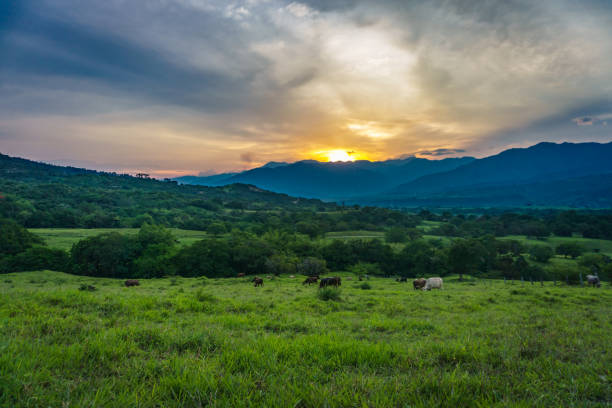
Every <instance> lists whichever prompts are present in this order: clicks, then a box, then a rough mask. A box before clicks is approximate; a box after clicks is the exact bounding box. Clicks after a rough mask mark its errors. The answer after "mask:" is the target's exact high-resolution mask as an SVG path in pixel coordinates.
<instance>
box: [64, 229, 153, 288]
mask: <svg viewBox="0 0 612 408" xmlns="http://www.w3.org/2000/svg"><path fill="white" fill-rule="evenodd" d="M140 251H141V246H140V244H139V243H138V240H137V239H136V238H134V237H131V236H126V235H122V234H119V233H118V232H109V233H105V234H100V235H96V236H93V237H88V238H85V239H82V240H81V241H79V242H77V243H76V244H74V245H73V246H72V249H71V250H70V258H71V261H72V266H73V271H74V273H76V274H77V275H87V276H97V277H109V278H129V277H132V276H133V275H134V272H135V268H134V260H135V259H136V258H137V257H138V255H139V253H140Z"/></svg>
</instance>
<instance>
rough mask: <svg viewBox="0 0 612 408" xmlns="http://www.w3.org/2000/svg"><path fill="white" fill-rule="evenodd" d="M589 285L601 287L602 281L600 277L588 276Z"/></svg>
mask: <svg viewBox="0 0 612 408" xmlns="http://www.w3.org/2000/svg"><path fill="white" fill-rule="evenodd" d="M586 278H587V283H588V284H589V285H592V286H593V287H595V286H597V287H598V288H599V287H601V281H600V280H599V276H597V275H587V277H586Z"/></svg>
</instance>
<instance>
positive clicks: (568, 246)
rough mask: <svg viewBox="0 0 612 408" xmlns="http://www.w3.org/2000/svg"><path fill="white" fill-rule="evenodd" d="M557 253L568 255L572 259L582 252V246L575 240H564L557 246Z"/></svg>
mask: <svg viewBox="0 0 612 408" xmlns="http://www.w3.org/2000/svg"><path fill="white" fill-rule="evenodd" d="M556 251H557V254H559V255H563V256H564V257H565V258H567V257H568V256H569V257H571V258H572V259H576V258H578V257H579V256H580V255H582V253H583V252H584V248H583V247H582V246H581V245H580V244H579V243H577V242H564V243H562V244H559V245H558V246H557V249H556Z"/></svg>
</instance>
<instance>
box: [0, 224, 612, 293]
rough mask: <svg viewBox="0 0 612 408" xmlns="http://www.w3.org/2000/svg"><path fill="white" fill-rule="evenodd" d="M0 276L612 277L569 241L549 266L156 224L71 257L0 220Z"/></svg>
mask: <svg viewBox="0 0 612 408" xmlns="http://www.w3.org/2000/svg"><path fill="white" fill-rule="evenodd" d="M0 236H1V239H0V244H1V249H0V255H1V258H2V260H1V261H0V271H2V272H10V271H20V270H33V269H54V270H61V271H66V272H71V273H75V274H79V275H87V276H96V277H112V278H155V277H163V276H172V275H179V276H186V277H196V276H205V277H209V278H217V277H234V276H236V275H237V274H239V273H245V274H247V275H264V274H274V275H278V274H303V275H314V274H324V273H327V272H329V271H350V272H353V273H355V274H356V275H366V274H367V275H379V276H403V277H421V276H434V275H435V276H446V275H448V274H458V275H460V276H463V275H465V274H468V275H471V276H476V277H482V278H506V279H529V280H536V281H537V280H540V279H542V280H553V279H554V280H561V281H566V282H567V283H577V282H579V280H580V276H581V275H582V276H583V277H586V275H587V274H589V273H597V274H598V275H599V276H600V278H601V279H603V280H610V278H612V262H611V260H610V258H609V257H607V256H605V255H602V254H595V253H584V252H585V251H584V248H581V247H580V246H579V245H578V244H576V243H572V242H569V243H564V244H561V245H559V246H558V247H557V248H556V252H557V253H558V254H560V255H563V256H566V257H570V258H577V259H578V262H577V263H575V264H574V265H572V266H567V265H565V266H563V267H558V266H555V265H554V264H551V263H549V262H548V261H549V259H550V258H551V257H552V256H553V251H552V249H551V248H549V247H547V246H543V245H537V246H531V247H526V246H524V245H523V244H522V243H521V242H519V241H514V240H499V239H496V238H494V237H493V236H490V235H489V236H484V237H480V238H457V239H454V240H453V241H451V243H449V244H447V245H444V244H443V243H442V241H441V240H424V239H422V238H418V237H415V238H414V239H411V240H410V241H408V242H406V243H405V245H404V246H403V248H402V249H401V250H394V249H393V246H391V245H389V244H387V243H385V242H383V241H382V240H378V239H373V240H350V241H343V240H332V241H325V240H312V239H310V238H309V237H308V236H306V235H303V234H294V233H288V232H282V231H273V232H267V233H265V234H263V235H262V236H257V235H254V234H251V233H247V232H243V231H239V230H234V231H232V232H231V233H229V234H226V235H225V236H222V237H211V238H207V239H204V240H201V241H198V242H195V243H193V244H192V245H188V246H179V245H178V242H177V240H176V238H175V237H174V236H173V235H172V233H171V232H170V231H169V230H167V229H165V228H164V227H161V226H155V225H148V224H146V225H144V226H143V227H142V228H141V229H140V231H139V233H138V234H136V235H122V234H119V233H117V232H111V233H105V234H100V235H97V236H93V237H89V238H86V239H83V240H81V241H79V242H77V243H76V244H75V245H73V247H72V249H71V250H70V253H66V252H63V251H58V250H53V249H49V248H46V247H44V246H42V245H41V241H40V240H39V239H38V238H37V237H36V236H35V235H33V234H31V233H29V232H28V231H27V230H25V229H23V228H22V227H20V226H19V225H18V224H16V223H14V222H12V221H6V220H5V221H2V230H1V234H0Z"/></svg>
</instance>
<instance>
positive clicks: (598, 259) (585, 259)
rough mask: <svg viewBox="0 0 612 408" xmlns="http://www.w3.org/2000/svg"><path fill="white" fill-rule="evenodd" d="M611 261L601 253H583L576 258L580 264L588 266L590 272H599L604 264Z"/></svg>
mask: <svg viewBox="0 0 612 408" xmlns="http://www.w3.org/2000/svg"><path fill="white" fill-rule="evenodd" d="M610 262H612V261H611V260H610V258H609V257H608V256H606V255H603V254H584V255H582V256H581V257H580V259H579V260H578V264H579V265H580V266H584V267H585V268H588V269H589V270H590V271H591V273H596V274H600V273H601V272H602V271H603V269H604V268H605V266H606V265H607V264H609V263H610Z"/></svg>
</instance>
